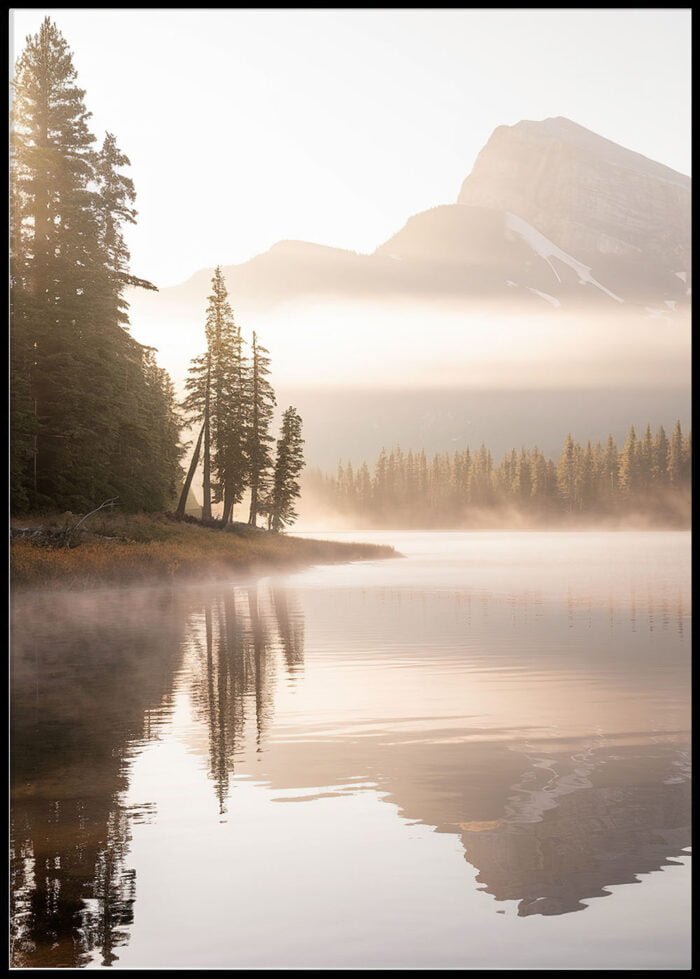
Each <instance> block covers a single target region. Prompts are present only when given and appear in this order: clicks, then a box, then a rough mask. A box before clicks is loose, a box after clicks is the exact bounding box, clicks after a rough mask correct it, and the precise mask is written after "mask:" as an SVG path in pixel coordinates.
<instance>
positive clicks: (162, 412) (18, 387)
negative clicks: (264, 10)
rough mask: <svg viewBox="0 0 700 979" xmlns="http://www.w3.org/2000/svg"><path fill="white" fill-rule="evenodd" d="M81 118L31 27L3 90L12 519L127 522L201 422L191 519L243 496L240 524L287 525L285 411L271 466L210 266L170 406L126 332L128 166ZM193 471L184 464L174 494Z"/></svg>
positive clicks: (170, 482)
mask: <svg viewBox="0 0 700 979" xmlns="http://www.w3.org/2000/svg"><path fill="white" fill-rule="evenodd" d="M90 116H91V113H90V112H89V111H88V109H87V107H86V105H85V91H84V90H83V89H81V88H80V87H79V86H78V84H77V73H76V70H75V67H74V64H73V55H72V52H71V50H70V48H69V47H68V44H67V42H66V40H65V39H64V37H63V36H62V34H61V32H60V31H59V30H58V28H57V27H56V25H55V24H54V23H53V22H52V21H51V19H50V18H48V17H47V18H45V20H44V21H43V23H42V24H41V27H40V29H39V32H38V33H37V34H36V35H33V36H29V37H28V38H27V39H26V47H25V49H24V51H23V52H22V54H21V55H20V57H19V59H18V61H17V64H16V70H15V76H14V80H13V100H12V110H11V137H10V351H9V353H10V358H9V359H10V432H11V440H10V490H11V503H12V509H13V512H26V511H47V510H70V511H75V512H81V511H84V510H86V509H88V508H91V507H93V506H95V505H96V504H97V503H100V502H102V501H104V500H107V499H113V498H118V500H119V504H120V506H121V507H123V508H124V509H125V510H128V511H136V510H144V511H161V510H168V509H170V508H172V507H173V506H175V503H176V501H177V498H178V492H179V490H180V487H181V486H182V482H183V476H184V473H183V470H182V467H181V464H180V463H181V459H182V457H183V454H184V451H185V446H184V445H183V444H182V442H181V431H182V428H183V427H184V425H185V424H188V425H189V424H192V423H193V422H194V423H198V422H201V424H202V428H201V430H200V435H199V439H198V442H197V445H196V446H195V449H196V451H195V457H196V458H197V459H198V457H199V450H200V447H202V448H203V469H204V506H203V515H204V516H205V517H211V504H212V503H217V502H221V503H222V506H223V515H222V520H221V523H222V525H225V524H226V523H228V522H230V521H231V519H232V512H233V506H234V504H235V503H237V502H239V501H240V499H241V497H242V495H243V493H244V492H245V490H246V489H249V490H250V493H251V498H252V499H251V509H250V514H249V519H250V522H251V523H254V522H255V518H256V516H258V515H260V514H262V515H267V516H268V522H269V524H270V525H271V526H272V527H274V529H277V530H279V529H280V528H281V527H283V526H284V525H285V524H289V523H291V522H293V520H294V518H295V516H296V514H295V512H294V502H295V499H296V497H297V496H298V495H299V484H298V476H299V473H300V471H301V468H302V466H303V455H302V448H301V447H302V445H303V440H302V438H301V419H300V418H299V416H298V415H297V414H296V412H295V410H294V409H293V408H290V409H288V410H287V412H285V414H284V417H283V421H282V432H281V435H280V440H279V442H278V451H277V458H276V460H275V461H274V462H273V460H272V443H273V439H272V437H271V435H270V432H269V427H270V421H271V417H272V410H273V408H274V394H273V392H272V389H271V387H270V384H269V381H268V374H269V357H268V352H267V351H266V350H265V349H264V348H263V347H261V346H260V344H259V343H258V340H257V337H256V336H255V335H254V336H253V349H252V357H251V359H250V361H248V360H247V358H246V357H245V355H244V345H243V340H242V337H241V334H240V330H239V329H238V328H237V327H236V326H235V325H234V323H233V316H232V314H231V312H230V306H228V301H227V296H226V288H225V285H224V282H223V277H222V275H221V271H220V269H217V272H216V273H215V276H214V293H213V295H212V297H211V298H210V301H209V307H208V310H207V321H206V333H207V351H206V353H205V354H204V355H203V357H201V358H198V359H197V360H196V361H195V363H194V364H193V366H192V370H191V371H190V377H189V379H188V382H187V387H188V391H187V398H186V400H185V403H184V405H181V404H179V403H178V402H177V399H176V394H175V389H174V386H173V383H172V381H171V379H170V377H169V376H168V374H167V372H166V371H164V370H163V369H162V368H160V367H158V365H157V362H156V359H155V353H156V351H155V350H154V348H152V347H149V346H146V345H144V344H141V343H138V342H137V341H136V340H135V339H134V338H133V337H132V336H131V334H130V332H129V316H128V309H129V306H128V302H127V299H126V290H127V289H128V288H129V287H140V288H145V289H152V290H155V289H156V286H154V285H153V284H152V283H150V282H148V281H147V280H145V279H141V278H138V277H137V276H135V275H133V274H132V272H131V270H130V255H129V250H128V247H127V245H126V241H125V236H124V232H125V229H126V227H127V226H128V225H131V224H134V223H135V222H136V216H137V212H136V209H135V207H134V204H135V200H136V192H135V188H134V184H133V181H132V180H131V178H130V177H129V176H128V175H127V174H126V172H125V170H126V168H127V167H128V166H129V159H128V158H127V156H126V155H125V154H124V153H123V152H122V150H121V149H120V148H119V146H118V143H117V140H116V138H115V136H114V135H113V134H112V133H105V135H104V138H103V139H102V141H101V143H99V145H98V142H97V140H96V137H95V135H94V134H93V133H92V132H91V130H90V126H89V119H90ZM195 465H196V462H195ZM193 475H194V470H193V469H192V467H190V473H189V474H188V483H187V487H188V489H189V485H190V484H191V481H192V477H193ZM185 496H186V494H185ZM181 497H182V494H181ZM181 503H182V499H181ZM181 510H182V506H180V507H178V512H180V511H181Z"/></svg>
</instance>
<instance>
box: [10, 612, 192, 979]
mask: <svg viewBox="0 0 700 979" xmlns="http://www.w3.org/2000/svg"><path fill="white" fill-rule="evenodd" d="M180 612H181V610H180V609H179V606H178V603H177V602H175V601H173V600H172V599H171V598H169V597H168V595H167V594H163V593H156V594H154V595H153V596H151V598H150V599H149V600H148V601H147V600H145V599H143V598H142V599H141V600H140V601H139V600H138V599H134V601H132V602H130V603H129V604H128V605H127V606H125V605H124V603H123V601H122V600H120V599H119V598H118V597H114V598H111V599H110V598H105V597H102V599H101V600H99V601H97V602H96V601H95V600H94V599H91V598H88V597H86V596H77V595H73V596H71V597H69V598H65V597H60V596H48V595H45V596H42V599H41V608H40V612H38V610H37V607H36V600H34V601H33V600H31V599H30V598H28V597H22V596H19V597H17V596H16V597H15V601H14V608H13V630H12V631H13V656H12V711H11V737H12V748H13V753H12V771H11V775H12V816H11V856H12V863H11V868H12V908H11V911H12V923H13V924H12V928H13V931H12V958H13V964H14V965H16V966H31V967H46V966H80V965H84V964H85V963H86V962H87V961H88V959H89V958H91V956H92V953H93V952H97V953H99V961H100V962H101V964H103V965H110V964H111V962H112V961H113V960H114V958H115V952H114V949H115V948H116V947H117V946H118V945H120V944H121V943H123V942H124V941H126V940H127V938H128V926H129V924H130V923H131V921H132V918H133V904H134V897H135V895H134V871H133V869H131V868H129V866H128V847H129V823H130V811H129V810H127V809H126V808H125V806H124V805H123V801H122V796H123V794H124V791H125V790H126V788H127V770H128V764H129V759H130V756H131V754H132V753H133V752H134V751H135V750H137V748H138V745H139V744H141V743H143V741H144V739H145V738H147V737H155V736H157V733H156V731H157V728H158V726H159V724H160V723H162V720H163V718H164V715H165V714H167V710H168V703H169V697H170V694H171V691H172V682H173V675H174V667H175V663H176V660H177V657H178V651H179V648H180V644H181V642H182V638H183V625H184V622H183V619H182V615H181V614H180ZM117 622H118V624H119V628H116V623H117ZM153 708H157V709H158V710H157V720H156V718H155V717H154V715H153V713H149V714H148V722H147V726H148V730H147V729H146V712H148V711H149V710H151V711H152V709H153ZM141 812H142V808H141V807H138V809H137V810H136V814H137V815H140V814H141Z"/></svg>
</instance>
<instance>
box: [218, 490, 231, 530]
mask: <svg viewBox="0 0 700 979" xmlns="http://www.w3.org/2000/svg"><path fill="white" fill-rule="evenodd" d="M232 518H233V500H232V498H231V492H230V490H228V489H226V488H224V512H223V517H222V524H221V526H222V527H228V525H229V524H230V523H231V520H232Z"/></svg>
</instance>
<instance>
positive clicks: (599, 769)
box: [12, 535, 690, 967]
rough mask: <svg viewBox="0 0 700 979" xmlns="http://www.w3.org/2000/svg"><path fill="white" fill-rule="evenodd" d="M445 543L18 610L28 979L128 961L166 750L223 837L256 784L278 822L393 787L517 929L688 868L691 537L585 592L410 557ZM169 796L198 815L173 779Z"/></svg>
mask: <svg viewBox="0 0 700 979" xmlns="http://www.w3.org/2000/svg"><path fill="white" fill-rule="evenodd" d="M435 536H436V535H407V538H409V539H408V541H407V544H408V546H401V545H402V544H403V541H401V542H399V547H400V549H401V550H402V551H404V552H405V553H408V554H409V557H408V558H407V559H406V561H405V562H401V561H394V562H376V563H372V564H367V565H354V566H351V567H345V568H337V569H336V568H325V569H314V570H312V571H309V572H306V573H302V574H299V575H297V576H292V577H288V578H286V579H284V580H281V579H280V580H277V579H274V578H273V579H269V580H263V581H258V582H256V581H249V582H244V583H240V584H222V585H220V586H217V587H216V588H204V587H199V586H197V587H194V586H193V587H190V588H178V589H175V588H172V589H168V588H162V589H146V590H136V591H132V590H124V591H116V592H110V593H107V592H105V593H94V594H92V595H87V594H79V595H76V594H68V595H61V594H52V595H47V594H42V595H41V596H36V595H34V596H32V595H30V594H19V595H16V596H15V597H14V607H13V663H12V920H13V925H12V928H13V932H12V937H13V963H14V965H16V966H34V967H37V966H39V967H42V966H82V965H88V964H93V965H94V964H98V965H99V964H101V965H111V964H112V963H113V962H117V961H118V959H119V957H120V951H119V949H120V947H121V948H122V949H124V948H126V947H127V946H128V945H129V943H130V941H131V931H132V926H133V924H134V920H135V918H134V916H135V915H136V916H137V917H138V915H139V907H140V906H139V879H140V878H139V870H138V867H137V866H134V864H133V862H132V853H131V850H132V847H131V838H132V833H133V831H134V829H135V827H136V826H137V825H138V824H139V823H143V822H144V821H147V822H148V823H149V826H150V828H152V829H153V830H154V831H156V832H157V829H158V825H159V822H158V821H159V813H158V802H157V800H158V791H160V788H161V786H160V784H159V786H158V787H156V786H154V787H153V789H152V790H151V789H150V787H149V786H148V785H147V784H146V783H142V782H139V783H138V791H144V784H146V788H145V791H146V793H147V797H144V798H140V797H139V801H138V802H135V801H134V796H133V792H134V789H133V781H134V780H133V778H132V772H133V766H134V763H135V761H136V760H137V759H139V758H140V757H144V756H145V754H146V753H147V752H148V750H151V749H150V748H149V746H151V748H152V746H154V745H156V744H158V743H161V744H163V745H164V746H168V745H173V746H175V745H184V746H185V748H186V751H187V753H188V755H190V756H194V757H196V758H199V759H201V764H202V765H203V766H205V767H206V772H207V776H208V784H209V786H210V792H211V804H210V805H208V806H207V812H209V813H210V815H209V816H207V817H206V819H207V820H209V819H216V820H217V821H219V822H221V821H224V822H225V821H226V820H227V819H228V818H229V816H230V815H231V814H233V813H234V812H235V805H236V794H235V790H234V785H235V782H236V780H237V779H241V778H243V779H246V778H247V779H251V778H252V779H253V780H254V783H255V784H256V785H265V786H267V787H268V788H269V790H270V791H271V792H272V796H273V800H276V804H279V803H282V802H283V803H285V804H294V805H295V806H299V805H301V806H304V805H308V804H309V803H312V802H313V801H314V800H320V799H327V798H329V797H330V798H339V799H341V798H344V797H347V796H348V795H358V794H362V793H369V792H371V793H375V794H376V797H377V804H378V805H382V804H383V803H391V804H393V805H394V806H395V807H397V811H398V813H399V814H400V815H401V817H402V819H404V820H406V821H411V822H413V823H420V824H424V825H426V826H429V827H434V828H435V830H436V831H437V832H438V833H439V834H450V835H451V836H453V837H454V838H456V839H459V840H460V842H461V846H462V847H463V852H464V856H465V857H466V860H467V861H468V862H469V864H471V865H472V866H473V867H474V868H475V870H476V887H477V888H478V889H479V890H482V891H484V892H486V893H487V894H489V895H492V896H493V898H495V899H496V901H497V902H516V904H515V908H516V914H517V916H519V917H521V918H525V917H531V916H554V915H563V914H566V913H568V912H573V911H579V910H582V909H584V908H586V907H587V902H588V901H589V900H590V899H592V898H595V897H598V896H603V895H609V890H608V888H610V887H611V886H614V885H620V884H626V883H632V882H634V881H637V880H638V879H639V878H640V875H648V874H650V873H652V872H653V871H658V870H659V869H661V868H663V867H667V866H670V865H673V864H674V863H676V862H678V859H679V858H680V857H682V856H683V857H685V856H687V854H686V852H685V851H687V848H688V847H689V844H690V828H689V826H690V799H689V738H688V716H689V715H688V680H689V628H688V626H689V618H688V605H687V602H688V598H687V578H686V565H685V558H686V552H685V550H683V547H682V546H681V549H680V551H678V550H677V548H678V540H680V539H683V540H684V539H685V538H684V535H676V536H675V538H674V535H668V536H669V538H673V540H672V541H671V544H670V545H669V547H670V550H666V551H664V550H663V542H662V538H664V537H665V536H666V535H656V536H657V539H658V542H659V543H658V546H659V547H661V548H662V551H661V552H659V553H658V554H655V555H651V559H652V560H651V565H650V567H652V568H653V576H650V575H649V574H648V569H646V568H645V566H644V565H643V563H642V565H640V562H639V560H637V559H636V558H635V555H632V556H631V557H630V555H628V554H626V553H625V551H624V547H625V546H626V545H625V542H624V538H625V536H626V535H617V537H618V538H619V540H618V541H617V543H614V545H611V546H612V547H613V550H614V548H615V547H617V548H618V551H615V554H616V555H617V558H616V560H620V561H624V562H625V574H624V575H620V574H619V573H618V572H619V567H618V568H617V570H616V569H615V568H613V569H612V571H611V577H610V580H606V581H602V580H601V577H600V575H599V574H598V573H597V572H596V570H595V568H593V569H592V570H591V573H590V575H589V576H588V577H587V578H586V579H585V583H584V581H583V579H582V577H581V573H580V569H579V571H578V572H576V573H575V574H573V575H572V574H569V576H568V578H567V581H566V582H564V581H563V580H562V581H561V582H558V581H557V575H556V573H554V574H552V575H550V577H549V578H547V575H546V574H545V573H544V572H543V573H542V574H540V575H538V574H537V573H534V574H530V573H528V569H527V568H523V567H522V563H523V562H525V563H527V561H531V562H532V567H533V568H538V567H539V566H540V564H544V565H546V564H547V560H546V551H545V558H544V560H543V557H542V551H541V547H540V549H539V550H538V549H537V548H535V549H533V551H532V553H531V554H530V552H523V551H522V548H523V547H525V548H526V551H527V547H528V546H534V543H535V538H537V537H538V535H525V536H528V537H529V538H531V539H532V540H531V542H530V544H528V543H527V542H526V543H525V544H523V543H522V541H521V542H519V543H518V545H517V547H518V548H520V550H519V551H518V553H517V555H516V557H517V560H518V561H519V562H520V564H521V567H520V572H519V574H520V577H519V581H520V585H519V586H516V585H514V583H513V579H512V578H510V577H509V576H508V573H507V572H505V571H499V569H498V565H499V562H498V561H495V560H494V553H493V550H491V551H488V549H487V550H486V552H485V555H484V560H483V562H481V563H480V564H479V563H478V562H477V563H470V562H471V558H470V557H469V556H468V552H467V551H466V550H464V549H462V550H460V547H462V548H463V543H461V544H460V541H457V546H456V550H455V551H454V553H453V554H452V558H451V559H449V556H448V559H447V560H445V561H444V562H443V566H442V568H440V559H439V558H438V559H433V557H430V558H428V557H427V556H426V554H425V553H421V552H420V549H419V548H417V547H414V551H415V553H414V554H413V555H412V554H411V546H412V543H413V542H412V540H411V539H410V538H411V537H413V539H414V541H418V542H420V541H421V540H422V539H423V538H424V539H426V540H433V541H434V538H435ZM460 536H461V537H462V538H469V539H470V540H471V541H472V543H473V541H474V540H475V539H476V540H481V539H483V538H481V539H480V538H479V535H454V537H455V538H459V537H460ZM501 536H502V537H503V536H507V535H501ZM521 536H522V535H521ZM539 536H546V535H539ZM560 536H562V537H563V536H565V535H560ZM572 536H575V535H572ZM578 536H579V537H581V536H584V537H585V535H578ZM610 536H613V537H614V536H615V535H610ZM633 536H634V535H630V537H633ZM642 536H643V535H642ZM647 536H649V535H647ZM651 536H653V535H651ZM487 543H488V542H487ZM647 545H648V542H647ZM431 546H432V544H431ZM577 546H578V545H577ZM650 546H651V547H652V549H653V547H656V546H657V544H654V543H653V542H652V544H651V545H650ZM620 548H622V551H620ZM674 548H676V550H674ZM438 550H439V548H438ZM460 554H461V555H462V556H463V561H462V563H460V561H459V558H460ZM677 555H680V557H679V558H677V559H676V556H677ZM450 560H451V563H450ZM499 560H500V559H499ZM550 563H551V562H550ZM436 565H437V569H438V570H437V572H436ZM549 570H550V571H551V570H552V569H551V568H549ZM589 570H590V569H589ZM428 571H429V573H428ZM555 571H556V569H555ZM402 576H403V577H402ZM499 583H500V587H499ZM183 718H184V720H183ZM159 778H162V780H163V785H166V784H167V786H168V787H169V788H168V790H169V791H178V790H180V791H182V793H183V798H182V803H181V812H182V815H181V819H182V821H183V822H184V823H187V822H188V821H189V822H190V823H191V821H192V820H194V819H195V818H197V819H200V818H202V817H199V816H195V815H194V814H193V812H191V811H190V809H189V808H188V800H187V792H188V791H189V790H188V788H187V786H186V785H182V786H181V787H180V785H179V775H178V769H177V766H176V765H174V766H173V769H172V770H163V771H162V772H161V774H160V776H159ZM182 778H183V779H184V775H183V776H182ZM149 793H150V795H151V796H152V797H148V795H149ZM261 804H262V803H261ZM268 804H269V803H268ZM285 808H286V806H285ZM208 825H209V823H208V822H206V821H203V822H202V825H201V834H203V836H202V839H204V838H205V835H206V834H207V833H208V832H209V830H208V829H207V827H208ZM190 828H192V827H190ZM194 830H195V831H196V830H197V827H196V826H195V827H194ZM249 843H250V846H251V847H262V848H264V846H265V843H264V840H263V839H254V838H253V839H251V840H250V841H249ZM293 844H294V840H293V839H290V845H293ZM342 845H343V843H342V836H339V837H338V847H339V848H340V849H341V851H342ZM376 863H377V872H378V873H381V872H382V863H381V855H378V856H377V858H376ZM388 872H389V871H388V870H387V873H388ZM641 879H642V880H644V879H645V878H644V876H642V878H641ZM182 888H183V892H184V893H187V889H188V882H187V880H186V879H183V881H182ZM617 899H618V898H617V896H616V895H613V896H612V898H610V900H611V901H615V900H617ZM167 900H168V895H167V894H163V901H167ZM191 900H192V902H193V915H194V918H193V924H192V928H193V929H194V930H195V931H196V928H197V912H196V911H195V910H194V905H196V895H193V896H192V899H191ZM605 903H606V904H607V903H608V902H605ZM494 910H497V908H494ZM660 910H662V909H660ZM357 913H358V914H359V915H361V913H362V912H361V910H358V912H357ZM173 927H175V925H173ZM503 940H504V941H505V940H506V939H503ZM221 941H222V952H221V957H222V961H225V962H230V964H231V965H234V966H235V965H236V951H235V949H227V947H226V939H225V936H222V937H221ZM270 942H271V943H273V942H274V936H271V938H270ZM261 961H264V959H263V960H261ZM162 964H163V965H169V964H172V963H170V962H168V963H165V962H164V963H162ZM366 964H368V965H371V964H372V962H371V961H369V960H368V962H367V963H366ZM494 964H495V965H496V966H497V965H498V963H497V962H496V963H494Z"/></svg>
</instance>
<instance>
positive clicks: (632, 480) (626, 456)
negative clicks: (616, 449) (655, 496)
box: [620, 425, 640, 499]
mask: <svg viewBox="0 0 700 979" xmlns="http://www.w3.org/2000/svg"><path fill="white" fill-rule="evenodd" d="M639 482H640V466H639V443H638V441H637V433H636V432H635V430H634V425H630V430H629V433H628V435H627V440H626V441H625V444H624V446H623V448H622V454H621V456H620V489H621V490H622V492H623V494H624V495H625V496H626V497H627V498H628V499H630V498H633V497H634V496H635V495H636V493H637V490H638V489H639Z"/></svg>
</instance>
